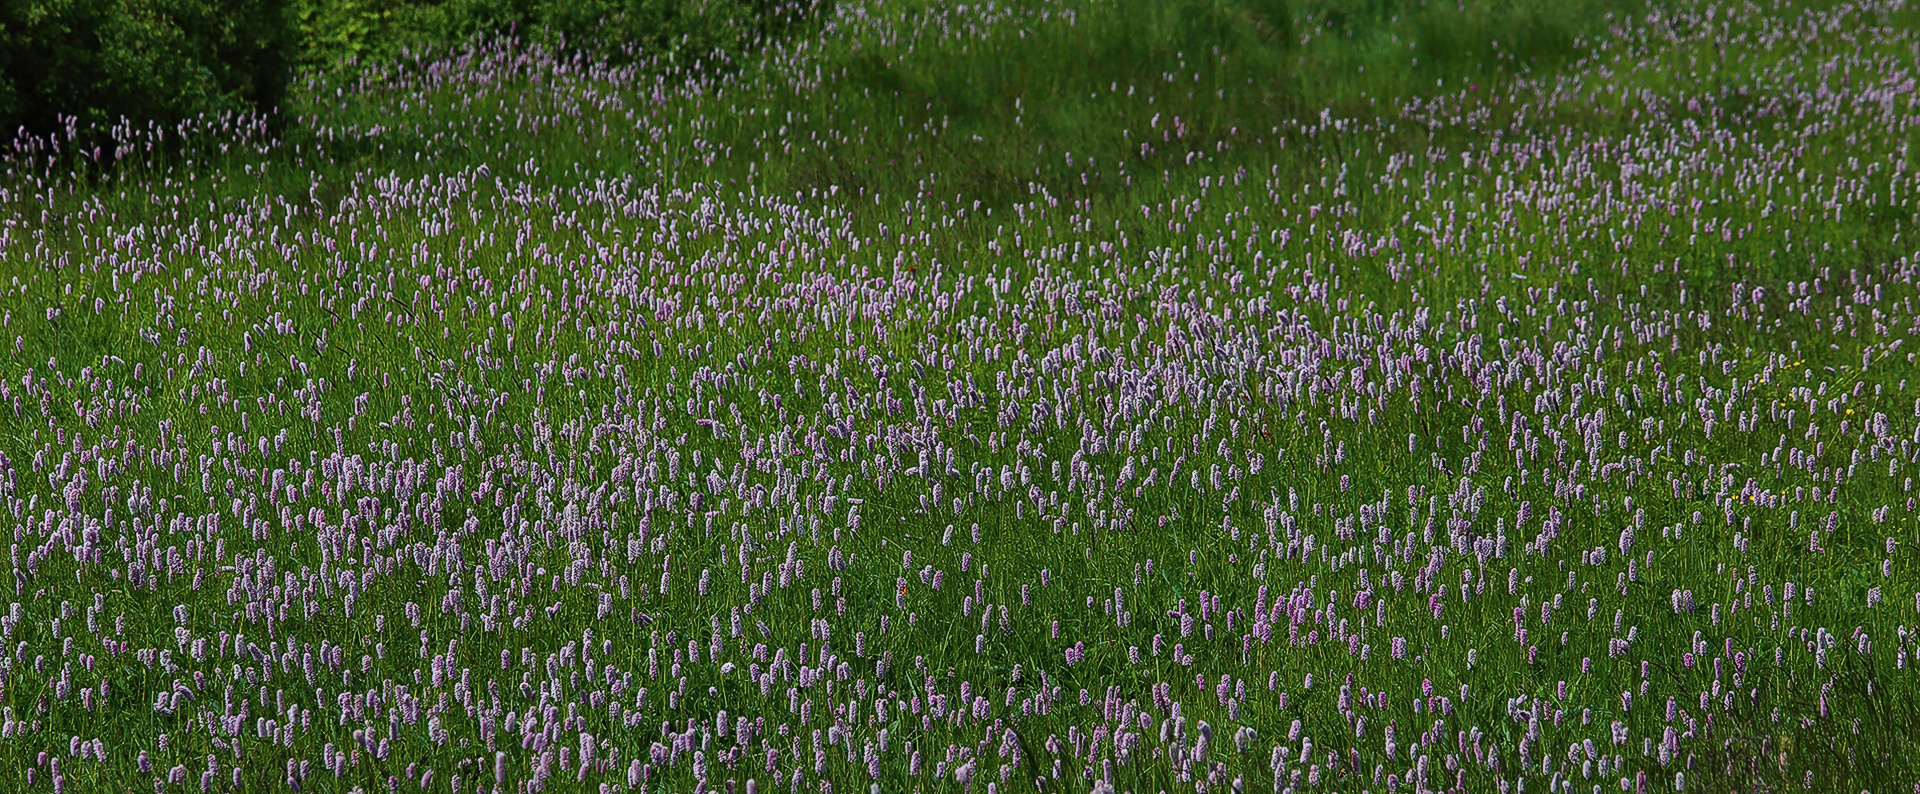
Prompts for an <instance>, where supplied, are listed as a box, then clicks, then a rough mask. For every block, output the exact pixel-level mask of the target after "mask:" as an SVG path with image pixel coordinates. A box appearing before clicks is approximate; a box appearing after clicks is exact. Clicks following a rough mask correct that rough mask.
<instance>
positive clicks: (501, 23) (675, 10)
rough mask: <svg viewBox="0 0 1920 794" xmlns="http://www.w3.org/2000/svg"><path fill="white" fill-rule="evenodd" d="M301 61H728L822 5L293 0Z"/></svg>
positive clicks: (785, 1) (765, 0)
mask: <svg viewBox="0 0 1920 794" xmlns="http://www.w3.org/2000/svg"><path fill="white" fill-rule="evenodd" d="M293 2H294V17H295V19H296V20H297V25H298V28H299V32H300V36H301V39H302V42H303V52H302V57H303V58H304V59H305V60H306V61H307V62H309V63H315V64H321V65H335V64H341V63H345V62H349V61H360V62H380V61H385V60H388V59H390V58H393V57H394V56H397V55H399V54H401V53H402V52H404V51H407V50H414V51H418V50H422V49H433V48H444V47H448V46H455V45H458V44H460V43H462V42H465V41H467V40H469V39H471V38H472V37H474V36H499V35H503V34H512V35H514V36H515V37H517V38H520V39H522V40H524V41H528V42H532V43H537V44H541V45H544V46H549V47H558V48H563V49H566V50H569V51H574V52H580V51H585V52H587V53H589V54H591V55H594V56H596V57H600V58H605V59H607V60H612V61H616V62H617V61H622V60H626V59H629V58H633V57H654V56H662V57H666V58H685V59H687V60H689V61H690V60H692V59H694V58H710V57H711V56H713V55H715V54H724V55H726V56H737V55H740V54H742V53H744V52H746V51H748V50H751V49H752V48H753V47H754V46H756V45H757V44H758V43H760V42H762V41H765V40H768V39H770V38H777V37H779V36H781V35H784V34H785V33H787V32H788V31H790V30H791V29H792V28H794V27H795V26H798V25H802V24H806V23H808V22H810V21H812V20H815V19H818V18H820V17H821V16H822V14H823V12H825V11H826V10H828V9H830V8H831V7H832V0H293Z"/></svg>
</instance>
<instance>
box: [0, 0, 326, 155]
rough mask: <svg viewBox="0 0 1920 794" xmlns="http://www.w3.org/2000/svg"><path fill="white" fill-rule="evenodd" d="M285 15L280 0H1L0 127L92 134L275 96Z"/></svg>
mask: <svg viewBox="0 0 1920 794" xmlns="http://www.w3.org/2000/svg"><path fill="white" fill-rule="evenodd" d="M290 23H291V20H289V19H288V17H287V14H286V6H285V2H284V0H9V2H4V3H0V130H4V132H5V134H6V136H7V137H11V136H12V135H13V134H15V133H17V132H18V131H19V130H21V129H22V128H24V129H25V130H26V131H27V132H29V133H32V134H37V135H46V134H49V133H54V132H58V131H61V130H62V128H69V129H73V130H75V131H76V132H77V133H78V134H79V135H81V136H88V137H90V136H97V135H99V134H100V133H101V132H102V131H103V130H105V129H106V128H107V126H108V125H111V124H113V123H116V122H118V121H120V120H121V119H123V118H124V119H129V120H132V121H133V122H135V123H136V124H141V125H144V124H145V123H147V122H153V123H157V124H161V125H168V126H170V125H172V124H174V123H176V122H178V121H180V120H182V119H185V118H190V117H192V116H195V115H199V114H214V113H220V112H225V111H242V110H249V109H260V108H271V107H274V106H275V105H277V104H278V103H279V101H280V99H281V97H282V96H283V95H284V94H285V93H286V90H287V85H288V82H289V76H290V68H291V65H292V62H291V57H292V55H293V52H294V50H293V44H294V42H293V40H292V26H291V24H290ZM81 131H85V132H81Z"/></svg>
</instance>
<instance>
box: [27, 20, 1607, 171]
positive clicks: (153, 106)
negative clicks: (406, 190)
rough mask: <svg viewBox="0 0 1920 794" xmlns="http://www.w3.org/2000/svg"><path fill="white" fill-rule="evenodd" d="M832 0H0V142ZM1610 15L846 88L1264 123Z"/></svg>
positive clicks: (630, 51)
mask: <svg viewBox="0 0 1920 794" xmlns="http://www.w3.org/2000/svg"><path fill="white" fill-rule="evenodd" d="M834 3H835V0H9V1H8V2H4V3H0V141H4V140H7V139H11V138H13V137H14V136H15V135H17V134H19V133H20V132H22V131H25V132H26V133H29V134H32V135H35V136H47V135H49V134H55V133H62V132H65V133H67V138H68V139H69V140H72V139H75V138H84V137H89V135H90V134H89V133H88V132H87V131H88V130H91V131H93V132H92V133H91V136H93V137H96V138H97V137H98V136H100V135H101V134H103V133H105V132H106V130H107V129H108V128H109V127H111V125H113V124H115V123H119V122H120V121H121V120H122V119H125V120H127V121H129V122H131V123H132V124H134V125H136V126H146V125H148V124H156V125H160V126H162V127H169V126H171V125H175V124H178V123H179V122H181V121H182V120H184V119H189V118H193V117H196V116H202V115H209V116H210V115H217V114H221V113H226V112H230V111H255V112H261V113H265V114H267V115H268V117H269V118H270V119H274V118H277V114H275V111H276V110H277V109H279V108H280V107H281V106H282V103H283V102H285V101H286V100H287V99H288V92H289V87H290V86H297V85H299V84H300V82H299V81H298V80H296V79H295V76H296V75H297V74H299V73H300V72H301V71H302V70H323V71H329V72H335V73H340V72H347V73H351V72H354V71H357V70H365V69H368V68H374V67H380V66H383V65H388V64H393V63H396V62H401V61H410V62H414V63H418V62H419V60H418V58H417V56H418V55H419V54H420V53H423V52H433V51H436V50H446V49H448V48H454V47H459V46H462V45H464V44H466V43H469V42H472V41H475V40H477V39H494V40H498V39H500V38H503V37H504V38H509V39H512V40H514V41H518V42H521V43H524V44H527V45H532V46H540V47H545V48H549V49H558V50H562V51H565V52H568V53H570V54H581V55H585V56H586V57H589V58H593V59H598V60H604V61H608V62H612V63H633V62H637V61H644V62H646V63H648V64H650V65H653V66H654V67H656V68H661V69H665V70H673V69H685V68H688V67H689V66H693V67H694V68H696V69H697V70H701V71H703V72H706V73H711V71H712V69H713V68H714V67H713V65H714V64H716V63H719V64H734V63H737V62H738V61H739V60H740V59H741V58H742V57H743V56H745V55H747V54H749V53H751V52H752V51H753V50H755V49H756V48H757V47H759V46H761V45H764V44H767V43H769V42H774V41H779V40H781V39H783V38H786V37H790V36H792V35H794V34H795V33H796V32H798V31H800V30H804V29H808V28H811V27H813V26H817V25H818V24H821V23H822V22H824V21H825V20H829V19H831V18H832V16H833V9H834ZM896 4H897V5H900V6H902V7H903V10H905V11H906V12H907V13H916V12H918V13H925V14H927V15H930V16H937V15H939V14H940V13H941V9H942V8H943V4H941V3H932V2H925V1H924V0H898V2H897V3H893V4H890V5H896ZM1003 5H1008V6H1009V7H1011V8H1018V7H1019V6H1020V5H1021V4H1020V3H1019V2H1017V0H1016V2H1013V3H1003ZM1622 5H1623V3H1622V2H1620V1H1619V0H1126V1H1125V2H1118V3H1115V4H1114V5H1113V7H1112V8H1109V9H1105V10H1103V11H1102V13H1099V14H1097V15H1092V16H1091V18H1089V19H1088V20H1087V22H1088V24H1086V25H1084V26H1069V27H1061V26H1049V27H1043V28H1040V29H1037V30H1036V31H1035V33H1036V34H1038V35H1039V36H1041V37H1042V38H1043V39H1045V40H1042V41H1027V40H1022V41H1018V42H1014V43H1012V44H1011V45H1010V44H1008V43H1005V42H1002V43H999V44H995V45H992V46H988V47H980V48H963V49H962V50H960V51H959V52H955V51H954V50H952V49H949V48H941V49H940V51H929V52H927V53H926V54H925V57H923V58H910V59H906V60H904V61H902V60H899V59H893V60H890V61H883V60H881V59H878V58H870V59H866V60H862V59H859V58H854V59H853V63H852V64H851V67H850V68H851V70H852V72H853V73H851V74H849V75H847V76H848V77H850V78H852V83H853V84H859V85H862V86H865V87H867V88H872V89H881V91H882V93H883V94H884V95H885V96H886V97H887V99H889V100H892V99H894V98H895V97H897V98H898V99H899V102H900V104H902V105H903V106H905V105H912V106H915V107H927V106H928V105H929V103H931V104H932V105H936V106H940V107H941V108H942V109H943V111H944V113H943V115H945V116H947V117H949V118H952V119H953V121H955V122H962V121H970V122H973V123H977V124H979V125H983V126H993V127H1001V126H1005V125H1009V124H1013V123H1014V122H1015V119H1014V116H1015V115H1020V116H1022V117H1023V118H1021V119H1019V122H1020V124H1022V125H1025V126H1026V127H1027V128H1028V129H1029V130H1032V129H1034V125H1038V126H1039V128H1040V129H1038V130H1036V132H1038V133H1040V134H1042V135H1045V134H1046V132H1047V129H1048V128H1062V127H1076V126H1080V125H1083V124H1086V123H1088V122H1092V121H1096V120H1097V119H1095V118H1093V117H1092V116H1097V115H1098V108H1097V106H1098V105H1099V104H1100V103H1098V102H1097V101H1089V99H1090V98H1092V95H1094V94H1096V93H1098V92H1099V91H1100V90H1101V89H1105V88H1107V87H1109V86H1111V85H1113V84H1115V83H1116V82H1117V83H1118V84H1120V85H1127V84H1129V83H1136V82H1145V81H1148V80H1154V79H1162V78H1165V76H1166V75H1168V74H1171V73H1173V71H1178V72H1180V73H1181V74H1182V76H1183V77H1185V78H1186V79H1188V80H1196V79H1197V80H1199V81H1200V82H1205V83H1207V84H1208V85H1207V87H1208V88H1210V89H1211V90H1209V91H1207V92H1206V93H1214V92H1216V91H1219V90H1220V89H1221V88H1223V87H1225V86H1227V85H1233V86H1237V89H1236V90H1233V91H1231V92H1230V93H1231V94H1232V95H1233V96H1235V97H1236V98H1237V99H1236V101H1235V102H1231V103H1227V104H1226V106H1220V105H1214V106H1213V107H1212V108H1211V109H1210V110H1209V112H1208V114H1207V115H1208V118H1204V119H1194V120H1192V122H1190V123H1202V124H1207V125H1208V126H1213V125H1216V124H1217V125H1219V126H1220V127H1221V130H1222V131H1224V130H1226V129H1228V128H1231V127H1233V126H1234V125H1236V124H1239V125H1241V128H1243V129H1244V128H1246V126H1247V125H1250V124H1252V123H1256V122H1257V120H1258V119H1271V118H1273V116H1274V114H1275V113H1276V112H1279V113H1282V114H1285V113H1288V112H1292V111H1309V112H1317V110H1318V109H1319V108H1323V107H1326V106H1327V105H1328V104H1329V103H1338V102H1340V101H1342V100H1350V101H1365V100H1364V99H1363V98H1374V99H1377V98H1380V97H1391V96H1394V95H1399V94H1404V93H1405V92H1406V91H1408V90H1411V89H1412V88H1413V87H1415V86H1432V85H1434V82H1435V80H1436V79H1438V80H1444V79H1448V78H1450V77H1456V76H1458V77H1466V78H1471V77H1473V76H1474V75H1476V74H1479V73H1483V72H1488V71H1495V72H1504V73H1513V72H1517V71H1521V70H1526V69H1533V68H1539V67H1541V66H1551V65H1553V64H1555V63H1557V62H1559V61H1560V60H1562V59H1565V58H1568V57H1570V56H1571V54H1572V53H1573V50H1574V48H1573V46H1572V45H1573V42H1574V41H1575V40H1576V38H1577V37H1578V36H1579V35H1581V34H1582V33H1584V32H1590V31H1593V30H1595V29H1596V28H1597V26H1599V25H1601V24H1603V23H1604V19H1605V16H1604V12H1605V11H1607V10H1611V9H1615V8H1618V7H1620V6H1622ZM1015 45H1017V46H1015ZM409 55H412V56H415V57H413V58H409V57H408V56H409ZM916 61H918V62H916ZM1170 70H1173V71H1170ZM1194 75H1199V77H1197V78H1196V77H1195V76H1194ZM1248 87H1251V89H1252V90H1246V89H1247V88H1248ZM1034 89H1039V90H1040V91H1041V92H1042V93H1044V94H1047V95H1051V96H1048V97H1046V98H1045V101H1039V102H1034V100H1041V99H1042V97H1040V96H1035V95H1034V93H1033V91H1034ZM1022 95H1024V96H1026V97H1027V99H1028V101H1029V102H1033V104H1031V105H1027V106H1025V108H1023V109H1021V110H1016V109H1015V108H1014V107H1013V105H1012V103H1011V101H1010V100H1009V99H1008V98H1009V97H1013V96H1022ZM890 104H891V102H890ZM1236 107H1237V108H1238V110H1235V108H1236ZM1003 117H1004V118H1003ZM1061 131H1064V130H1061ZM956 137H958V136H956ZM1023 170H1024V169H1023ZM817 176H819V177H826V176H829V175H826V174H821V175H817Z"/></svg>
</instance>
